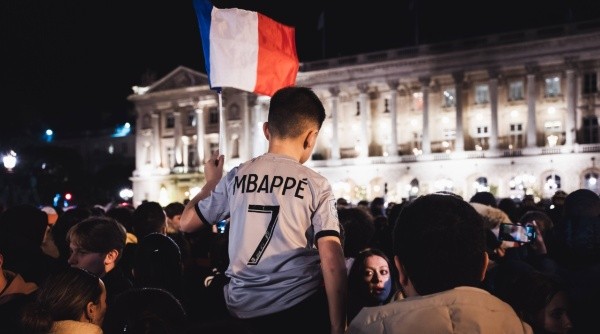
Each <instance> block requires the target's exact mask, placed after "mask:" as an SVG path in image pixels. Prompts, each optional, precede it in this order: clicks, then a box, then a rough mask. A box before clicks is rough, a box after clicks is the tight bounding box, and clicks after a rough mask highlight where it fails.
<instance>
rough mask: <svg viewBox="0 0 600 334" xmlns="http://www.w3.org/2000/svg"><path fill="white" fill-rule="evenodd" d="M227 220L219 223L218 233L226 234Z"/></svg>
mask: <svg viewBox="0 0 600 334" xmlns="http://www.w3.org/2000/svg"><path fill="white" fill-rule="evenodd" d="M227 224H228V223H227V220H225V219H224V220H221V221H220V222H218V223H217V232H218V233H225V232H226V231H227Z"/></svg>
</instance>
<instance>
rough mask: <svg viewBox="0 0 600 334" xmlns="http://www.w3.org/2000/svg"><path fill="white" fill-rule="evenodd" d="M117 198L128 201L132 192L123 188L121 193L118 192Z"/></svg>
mask: <svg viewBox="0 0 600 334" xmlns="http://www.w3.org/2000/svg"><path fill="white" fill-rule="evenodd" d="M119 196H120V197H121V198H122V199H124V200H126V201H128V200H129V199H130V198H132V197H133V190H131V189H129V188H123V189H121V191H119Z"/></svg>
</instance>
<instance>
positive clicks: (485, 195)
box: [469, 191, 498, 208]
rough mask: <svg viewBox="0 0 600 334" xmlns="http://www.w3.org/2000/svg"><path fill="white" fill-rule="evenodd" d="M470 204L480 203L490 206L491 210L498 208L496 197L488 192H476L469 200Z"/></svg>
mask: <svg viewBox="0 0 600 334" xmlns="http://www.w3.org/2000/svg"><path fill="white" fill-rule="evenodd" d="M469 202H471V203H480V204H484V205H487V206H491V207H493V208H497V207H498V203H497V201H496V196H494V194H492V193H491V192H489V191H480V192H476V193H475V195H473V196H471V199H470V200H469Z"/></svg>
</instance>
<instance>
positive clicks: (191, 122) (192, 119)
mask: <svg viewBox="0 0 600 334" xmlns="http://www.w3.org/2000/svg"><path fill="white" fill-rule="evenodd" d="M196 120H197V115H196V112H195V111H193V110H192V111H190V112H188V114H187V126H196Z"/></svg>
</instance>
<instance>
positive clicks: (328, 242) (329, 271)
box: [317, 236, 348, 334]
mask: <svg viewBox="0 0 600 334" xmlns="http://www.w3.org/2000/svg"><path fill="white" fill-rule="evenodd" d="M317 242H318V247H319V256H320V258H321V270H322V271H323V279H324V280H325V291H326V293H327V302H328V304H329V318H330V321H331V334H341V333H344V331H345V330H346V294H347V284H348V283H347V281H348V279H347V276H346V264H345V261H344V250H343V248H342V244H341V243H340V239H339V238H337V237H334V236H324V237H321V238H319V240H318V241H317Z"/></svg>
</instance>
